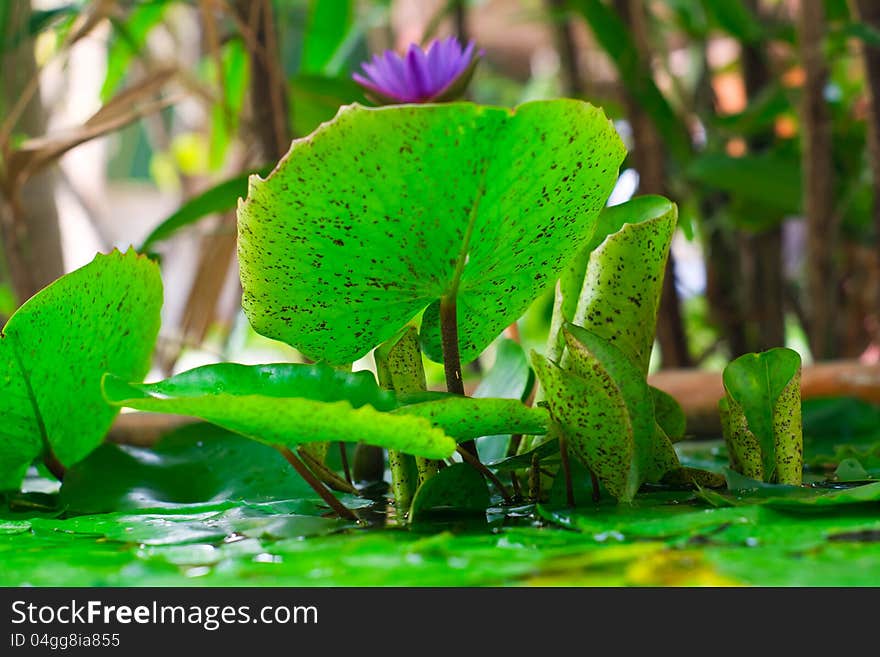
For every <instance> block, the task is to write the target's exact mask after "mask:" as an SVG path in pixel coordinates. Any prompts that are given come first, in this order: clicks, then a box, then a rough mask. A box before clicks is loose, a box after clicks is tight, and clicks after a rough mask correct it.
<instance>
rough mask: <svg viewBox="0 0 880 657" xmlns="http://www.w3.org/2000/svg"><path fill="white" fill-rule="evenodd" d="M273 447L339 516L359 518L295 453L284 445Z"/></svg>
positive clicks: (354, 520)
mask: <svg viewBox="0 0 880 657" xmlns="http://www.w3.org/2000/svg"><path fill="white" fill-rule="evenodd" d="M275 449H277V450H278V451H279V452H281V455H282V456H283V457H284V458H285V459H287V462H288V463H290V465H292V466H293V469H294V470H296V471H297V473H298V474H299V476H300V477H302V478H303V479H305V480H306V483H307V484H308V485H309V486H311V487H312V489H313V490H314V491H315V492H316V493H317V494H318V495H320V497H321V499H322V500H324V501H325V502H326V503H327V505H328V506H329V507H330V508H331V509H333V510H334V511H335V512H336V513H337V514H338V515H339V517H340V518H345V519H346V520H351V521H353V522H358V521H359V520H360V519H359V518H358V517H357V515H356V514H355V512H354V511H352V510H351V509H349V508H348V507H347V506H345V505H344V504H343V503H342V502H340V501H339V500H338V499H336V496H335V495H333V493H331V492H330V491H329V490H328V489H327V487H326V486H324V484H322V483H321V482H320V481H319V480H318V478H317V477H315V475H314V474H312V471H311V470H309V468H308V466H306V464H305V463H303V461H302V460H301V459H300V458H299V457H298V456H297V455H296V454H294V453H293V452H292V451H290V450H289V449H288V448H286V447H280V446H276V447H275Z"/></svg>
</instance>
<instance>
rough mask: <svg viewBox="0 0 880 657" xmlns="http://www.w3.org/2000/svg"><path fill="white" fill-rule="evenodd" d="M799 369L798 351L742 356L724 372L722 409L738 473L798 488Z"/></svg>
mask: <svg viewBox="0 0 880 657" xmlns="http://www.w3.org/2000/svg"><path fill="white" fill-rule="evenodd" d="M800 368H801V358H800V356H799V355H798V353H797V352H796V351H793V350H791V349H784V348H779V349H771V350H769V351H765V352H763V353H760V354H746V355H744V356H740V357H739V358H737V359H736V360H734V361H733V362H731V363H730V364H729V365H728V366H727V367H726V368H725V369H724V374H723V381H724V390H725V395H726V396H725V399H724V402H723V404H722V406H721V409H720V410H721V414H722V427H723V428H724V430H725V440H727V443H728V450H729V451H730V452H731V455H732V462H733V464H734V468H735V469H740V470H742V471H743V472H744V473H745V474H747V475H749V476H752V477H761V478H763V479H764V480H765V481H778V482H779V483H784V484H795V485H797V484H800V482H801V477H802V472H803V433H802V429H801V405H800V402H801V397H800Z"/></svg>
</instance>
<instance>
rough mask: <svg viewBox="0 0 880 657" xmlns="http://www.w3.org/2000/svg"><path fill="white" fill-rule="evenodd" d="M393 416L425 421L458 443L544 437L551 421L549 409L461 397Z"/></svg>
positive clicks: (416, 406)
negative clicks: (496, 437) (510, 435)
mask: <svg viewBox="0 0 880 657" xmlns="http://www.w3.org/2000/svg"><path fill="white" fill-rule="evenodd" d="M390 415H392V416H395V417H397V416H410V417H420V418H424V419H426V420H428V421H430V422H431V425H432V426H435V427H439V428H441V429H442V430H443V431H444V432H445V433H446V434H447V435H449V436H452V437H453V438H455V439H456V440H458V441H463V440H469V439H471V438H478V437H479V436H489V435H492V434H497V433H501V432H505V433H523V434H536V435H542V434H545V433H547V425H548V423H549V421H550V416H549V414H548V413H547V410H546V409H544V408H541V407H532V406H526V405H525V404H523V403H522V402H521V401H519V400H518V399H479V398H475V397H459V396H449V397H444V398H442V399H438V400H436V401H431V402H423V403H420V404H409V405H407V406H401V407H400V408H398V409H396V410H394V411H392V412H391V413H390Z"/></svg>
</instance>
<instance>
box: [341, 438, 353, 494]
mask: <svg viewBox="0 0 880 657" xmlns="http://www.w3.org/2000/svg"><path fill="white" fill-rule="evenodd" d="M339 458H340V460H341V461H342V472H343V473H344V474H345V480H346V481H347V482H348V483H349V484H351V485H352V486H354V480H353V479H352V478H351V468H349V467H348V452H346V451H345V443H344V442H342V441H340V442H339Z"/></svg>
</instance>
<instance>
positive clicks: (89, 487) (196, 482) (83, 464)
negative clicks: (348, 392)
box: [61, 423, 318, 513]
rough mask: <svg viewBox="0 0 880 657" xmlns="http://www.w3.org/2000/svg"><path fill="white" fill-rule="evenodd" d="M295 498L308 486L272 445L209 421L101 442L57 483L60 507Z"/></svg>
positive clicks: (312, 502)
mask: <svg viewBox="0 0 880 657" xmlns="http://www.w3.org/2000/svg"><path fill="white" fill-rule="evenodd" d="M292 499H299V500H302V501H303V508H302V509H300V512H303V511H304V510H305V507H306V506H307V503H308V505H309V506H311V507H312V508H314V509H317V508H318V507H317V504H316V502H317V499H316V496H315V493H314V491H313V490H312V489H311V487H310V486H309V485H308V484H307V483H306V482H305V481H303V479H301V478H300V476H299V475H298V474H297V473H296V471H294V470H293V468H291V467H290V464H289V463H287V461H286V460H285V459H284V457H283V456H281V454H279V453H278V451H277V450H274V449H272V448H271V447H269V446H267V445H262V444H260V443H257V442H255V441H252V440H248V439H247V438H244V437H242V436H239V435H238V434H235V433H231V432H229V431H226V430H225V429H221V428H219V427H215V426H213V425H210V424H203V423H196V424H191V425H186V426H184V427H182V428H180V429H177V430H175V431H174V432H172V433H170V434H167V435H166V436H163V437H162V439H161V440H160V441H159V442H158V443H157V444H156V445H155V446H154V447H153V448H151V449H146V448H142V447H133V446H129V445H111V444H106V445H102V446H101V447H99V448H98V449H96V450H95V451H94V452H92V454H90V455H89V456H88V457H87V458H86V459H84V460H82V461H80V462H79V463H77V464H76V465H75V466H73V467H72V468H70V469H69V470H68V471H67V473H66V475H65V477H64V485H63V486H62V487H61V502H62V505H63V506H64V507H65V508H66V509H67V510H68V512H77V513H101V512H109V511H133V510H139V509H144V510H146V509H150V510H157V511H158V510H169V509H186V508H192V507H205V506H209V507H218V508H219V507H222V506H224V505H228V504H230V503H241V502H247V503H260V502H268V501H272V500H292Z"/></svg>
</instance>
